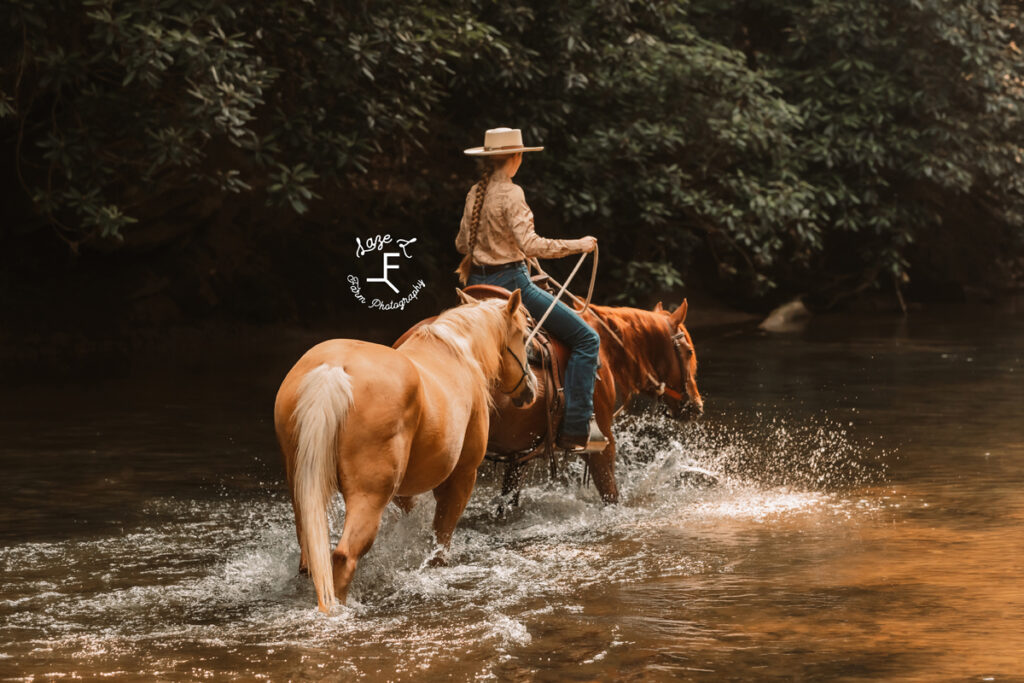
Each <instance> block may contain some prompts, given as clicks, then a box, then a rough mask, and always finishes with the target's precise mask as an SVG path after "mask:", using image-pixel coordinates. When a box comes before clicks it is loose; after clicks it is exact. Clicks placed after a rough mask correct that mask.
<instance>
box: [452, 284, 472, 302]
mask: <svg viewBox="0 0 1024 683" xmlns="http://www.w3.org/2000/svg"><path fill="white" fill-rule="evenodd" d="M455 293H456V294H458V295H459V301H461V302H462V303H464V304H475V303H476V299H474V298H473V297H471V296H470V295H469V294H466V293H465V292H464V291H462V290H461V289H459V288H458V287H456V288H455Z"/></svg>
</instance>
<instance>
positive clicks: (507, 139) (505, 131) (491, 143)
mask: <svg viewBox="0 0 1024 683" xmlns="http://www.w3.org/2000/svg"><path fill="white" fill-rule="evenodd" d="M542 149H544V148H543V147H523V132H522V131H521V130H519V129H518V128H491V129H490V130H489V131H487V132H486V133H484V146H483V147H470V148H469V149H467V150H466V154H468V155H469V156H471V157H489V156H494V155H496V154H515V153H516V152H539V151H541V150H542Z"/></svg>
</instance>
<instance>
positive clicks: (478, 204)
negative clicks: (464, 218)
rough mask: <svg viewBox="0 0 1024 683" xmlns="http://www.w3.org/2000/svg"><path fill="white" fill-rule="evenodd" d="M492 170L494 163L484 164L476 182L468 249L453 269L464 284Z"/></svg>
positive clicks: (471, 264)
mask: <svg viewBox="0 0 1024 683" xmlns="http://www.w3.org/2000/svg"><path fill="white" fill-rule="evenodd" d="M493 172H494V164H493V163H488V164H486V165H485V166H484V172H483V174H482V175H481V177H480V182H479V183H477V189H476V199H474V200H473V213H471V214H470V216H469V249H467V250H466V255H465V257H463V259H462V262H461V263H459V267H458V268H457V269H456V270H455V272H456V273H458V275H459V282H461V283H462V284H463V285H465V284H466V283H467V282H469V276H470V273H471V269H472V267H473V249H474V248H475V247H476V233H477V230H478V229H479V228H480V211H481V209H482V208H483V205H484V196H485V195H486V194H487V186H488V185H489V184H490V182H491V173H493Z"/></svg>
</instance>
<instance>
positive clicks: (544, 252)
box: [455, 169, 583, 266]
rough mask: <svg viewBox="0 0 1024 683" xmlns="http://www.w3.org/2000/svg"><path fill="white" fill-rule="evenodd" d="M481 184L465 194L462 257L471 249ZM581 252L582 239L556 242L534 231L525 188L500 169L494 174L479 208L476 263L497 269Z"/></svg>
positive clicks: (457, 245)
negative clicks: (473, 221)
mask: <svg viewBox="0 0 1024 683" xmlns="http://www.w3.org/2000/svg"><path fill="white" fill-rule="evenodd" d="M479 185H480V183H477V184H476V185H474V186H473V187H472V188H470V190H469V194H467V195H466V207H465V209H464V210H463V212H462V223H461V225H460V226H459V235H458V237H456V238H455V248H456V249H458V250H459V253H460V254H465V253H466V250H467V249H468V248H469V232H470V223H471V218H472V216H473V204H474V202H475V201H476V192H477V187H478V186H479ZM582 251H583V240H553V239H547V238H545V237H541V236H540V235H538V234H537V233H536V232H535V231H534V227H533V211H531V210H530V207H529V206H527V204H526V197H525V196H524V195H523V188H521V187H519V186H518V185H516V184H515V183H513V182H512V179H511V178H509V177H508V175H507V174H506V173H505V172H504V171H502V170H501V169H496V170H495V171H494V173H492V174H491V182H490V183H488V185H487V194H486V195H485V196H484V203H483V206H482V207H480V226H479V228H477V232H476V246H475V247H474V248H473V262H474V263H476V264H480V265H485V266H497V265H501V264H503V263H510V262H512V261H522V260H523V259H524V258H526V257H537V258H559V257H562V256H568V255H569V254H579V253H581V252H582Z"/></svg>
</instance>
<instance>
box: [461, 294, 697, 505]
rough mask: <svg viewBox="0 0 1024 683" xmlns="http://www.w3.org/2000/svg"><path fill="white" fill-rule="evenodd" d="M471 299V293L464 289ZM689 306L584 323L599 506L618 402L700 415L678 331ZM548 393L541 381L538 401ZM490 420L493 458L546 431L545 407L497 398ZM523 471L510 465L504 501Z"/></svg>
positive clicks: (609, 312) (609, 477)
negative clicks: (597, 441)
mask: <svg viewBox="0 0 1024 683" xmlns="http://www.w3.org/2000/svg"><path fill="white" fill-rule="evenodd" d="M467 290H468V291H473V290H472V288H467ZM687 308H688V307H687V303H686V301H685V300H684V301H683V303H682V304H680V305H679V307H678V308H676V309H675V310H674V311H671V312H670V311H666V310H664V309H663V308H662V306H661V303H660V302H659V303H658V305H657V306H655V307H654V310H653V311H646V310H643V309H639V308H628V307H618V306H590V308H589V310H588V311H587V312H585V313H584V314H583V317H584V319H585V320H586V321H587V322H588V323H589V324H590V326H591V327H593V328H594V329H595V330H596V331H597V332H598V334H600V335H601V351H600V358H601V368H600V369H599V371H598V381H597V382H595V384H594V419H595V421H596V423H597V426H598V429H600V430H601V433H602V434H603V435H604V436H605V438H606V439H607V444H606V445H605V447H604V449H602V450H601V451H600V452H593V453H587V454H586V456H585V457H586V459H587V463H588V465H589V466H590V471H591V473H592V475H593V478H594V485H595V486H596V487H597V490H598V493H600V495H601V499H602V500H604V501H605V502H610V503H611V502H616V501H617V500H618V497H619V491H618V485H617V483H616V481H615V436H614V434H613V433H612V418H613V417H614V416H615V404H616V395H618V397H619V400H620V401H621V402H622V403H625V402H626V401H628V400H629V399H630V398H632V396H633V395H635V394H637V393H645V394H649V395H651V396H656V397H659V398H660V399H661V400H663V401H665V402H666V404H667V405H668V408H669V410H670V411H671V413H672V415H673V416H674V417H675V418H677V419H686V418H688V417H689V416H696V415H700V414H701V413H703V411H704V401H703V400H702V399H701V396H700V392H699V391H698V389H697V354H696V352H695V351H694V348H693V340H692V339H691V338H690V333H689V332H688V331H687V329H686V326H685V325H684V324H683V323H684V321H685V320H686V312H687ZM548 390H549V388H548V387H547V386H546V382H545V381H543V380H541V381H540V383H539V385H538V395H539V396H541V397H543V396H544V395H545V392H547V391H548ZM494 408H495V414H494V415H493V417H492V418H491V431H490V442H489V449H490V450H492V451H497V452H505V453H518V452H523V451H528V450H529V449H531V448H532V446H533V445H534V444H535V443H536V439H537V436H538V435H542V434H544V433H545V431H546V430H547V415H546V414H545V410H546V407H545V401H543V400H538V401H536V402H535V403H534V404H533V405H532V406H530V407H524V408H520V407H518V406H514V405H512V404H511V403H510V402H509V401H507V400H505V399H504V398H502V397H500V396H499V397H497V398H496V400H495V405H494ZM521 470H522V464H515V463H514V461H513V464H510V465H509V467H508V469H507V470H506V472H505V482H504V485H503V487H502V488H503V493H505V494H508V493H511V492H512V491H514V490H517V489H518V485H519V477H520V474H521Z"/></svg>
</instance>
